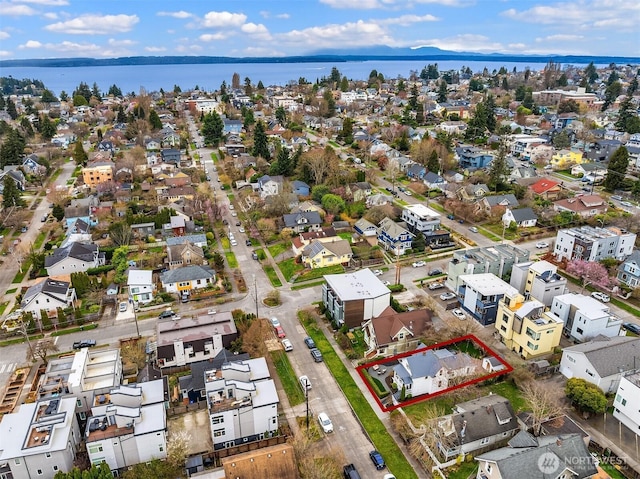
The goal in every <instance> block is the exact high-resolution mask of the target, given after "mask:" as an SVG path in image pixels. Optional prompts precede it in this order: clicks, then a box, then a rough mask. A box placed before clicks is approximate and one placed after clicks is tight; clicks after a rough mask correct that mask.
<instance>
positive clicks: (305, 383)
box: [298, 376, 311, 391]
mask: <svg viewBox="0 0 640 479" xmlns="http://www.w3.org/2000/svg"><path fill="white" fill-rule="evenodd" d="M298 380H299V381H300V386H302V390H303V391H304V390H305V389H306V390H307V391H308V390H309V389H311V381H309V377H308V376H300V377H299V378H298Z"/></svg>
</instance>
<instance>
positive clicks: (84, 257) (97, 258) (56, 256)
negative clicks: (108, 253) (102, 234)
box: [44, 242, 105, 276]
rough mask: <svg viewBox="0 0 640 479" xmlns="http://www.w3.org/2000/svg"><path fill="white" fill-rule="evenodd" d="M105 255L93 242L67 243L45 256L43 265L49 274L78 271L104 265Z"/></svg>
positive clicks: (57, 274)
mask: <svg viewBox="0 0 640 479" xmlns="http://www.w3.org/2000/svg"><path fill="white" fill-rule="evenodd" d="M104 260H105V256H104V253H101V252H100V251H99V250H98V245H96V244H93V243H78V242H74V243H69V244H67V245H66V246H64V247H61V248H58V249H56V250H54V251H53V253H52V254H50V255H48V256H45V258H44V267H45V269H46V270H47V274H48V275H49V276H59V275H63V274H71V273H79V272H83V271H87V270H88V269H91V268H97V267H98V266H102V265H104Z"/></svg>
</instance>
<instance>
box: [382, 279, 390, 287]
mask: <svg viewBox="0 0 640 479" xmlns="http://www.w3.org/2000/svg"><path fill="white" fill-rule="evenodd" d="M382 284H384V285H385V286H391V282H390V281H387V280H386V279H385V280H384V281H383V282H382Z"/></svg>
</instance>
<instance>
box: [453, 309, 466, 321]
mask: <svg viewBox="0 0 640 479" xmlns="http://www.w3.org/2000/svg"><path fill="white" fill-rule="evenodd" d="M451 313H453V315H454V316H455V317H456V318H458V319H467V316H466V315H465V314H464V311H462V310H461V309H460V308H456V309H454V310H453V311H451Z"/></svg>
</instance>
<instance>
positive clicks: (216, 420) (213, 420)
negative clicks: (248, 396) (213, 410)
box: [211, 416, 224, 424]
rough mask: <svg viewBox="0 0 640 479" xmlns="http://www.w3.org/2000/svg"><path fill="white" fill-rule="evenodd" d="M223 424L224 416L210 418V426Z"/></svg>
mask: <svg viewBox="0 0 640 479" xmlns="http://www.w3.org/2000/svg"><path fill="white" fill-rule="evenodd" d="M223 422H224V416H213V417H212V418H211V424H222V423H223Z"/></svg>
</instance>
